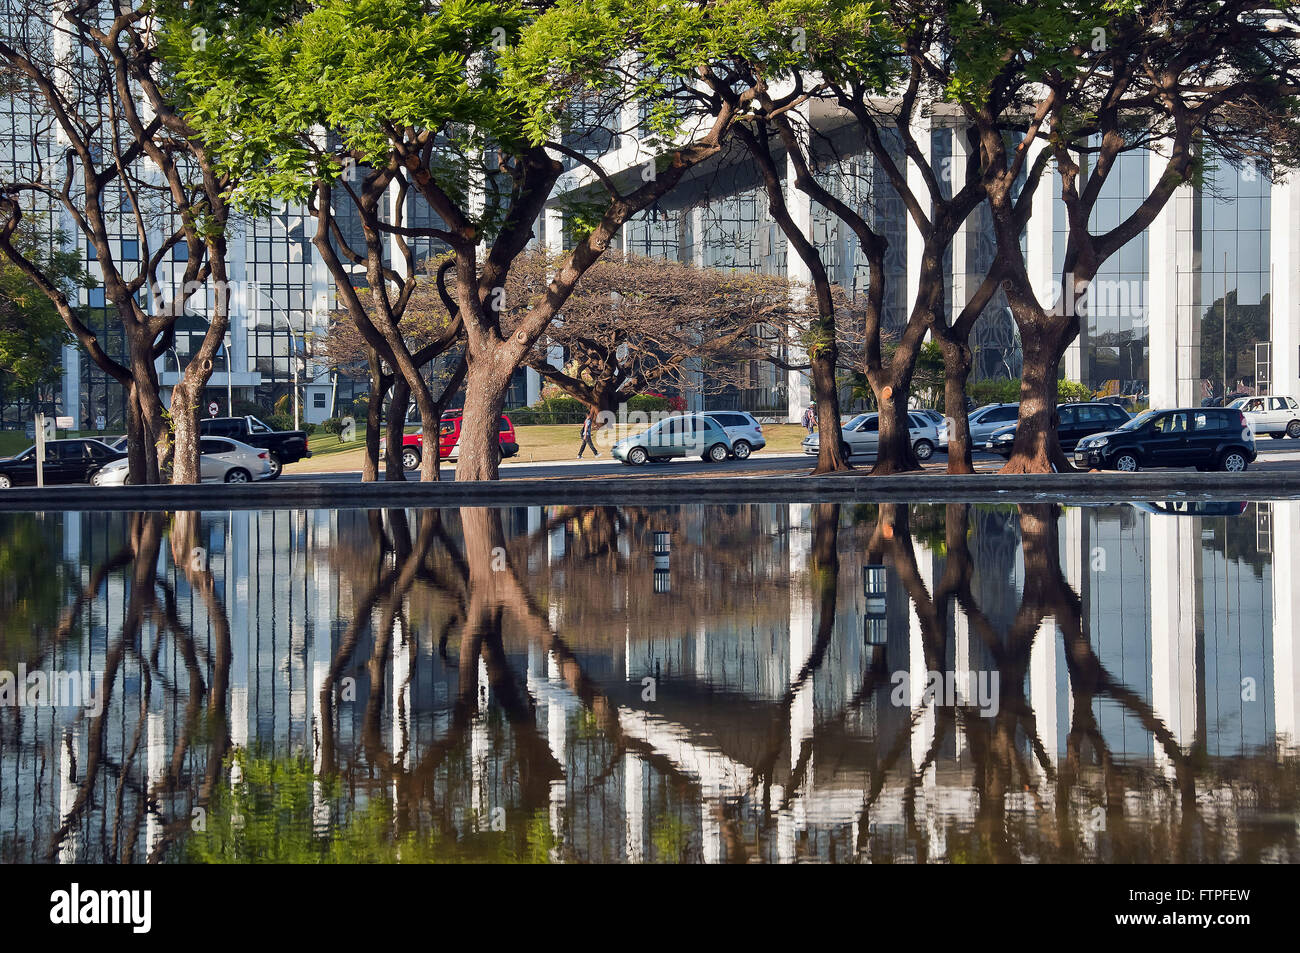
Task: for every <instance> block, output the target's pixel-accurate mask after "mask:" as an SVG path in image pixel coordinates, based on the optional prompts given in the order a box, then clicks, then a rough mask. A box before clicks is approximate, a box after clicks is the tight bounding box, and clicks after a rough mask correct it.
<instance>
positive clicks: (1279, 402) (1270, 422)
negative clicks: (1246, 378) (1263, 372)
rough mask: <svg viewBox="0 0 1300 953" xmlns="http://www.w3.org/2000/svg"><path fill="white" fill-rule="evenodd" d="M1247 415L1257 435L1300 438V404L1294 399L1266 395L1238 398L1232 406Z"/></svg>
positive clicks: (1248, 421) (1247, 420)
mask: <svg viewBox="0 0 1300 953" xmlns="http://www.w3.org/2000/svg"><path fill="white" fill-rule="evenodd" d="M1230 406H1232V407H1236V408H1237V409H1238V410H1240V411H1241V412H1242V413H1243V414H1245V415H1246V422H1247V423H1248V424H1250V429H1251V430H1253V431H1255V433H1257V434H1260V435H1263V434H1269V435H1270V436H1272V437H1300V404H1297V403H1296V399H1295V398H1294V397H1278V396H1275V395H1271V394H1270V395H1265V396H1260V397H1238V398H1237V399H1236V400H1234V401H1233V402H1232V404H1231V405H1230Z"/></svg>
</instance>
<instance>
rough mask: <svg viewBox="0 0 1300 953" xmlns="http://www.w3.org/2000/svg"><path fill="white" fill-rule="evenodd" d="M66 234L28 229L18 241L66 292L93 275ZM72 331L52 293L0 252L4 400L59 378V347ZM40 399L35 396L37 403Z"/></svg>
mask: <svg viewBox="0 0 1300 953" xmlns="http://www.w3.org/2000/svg"><path fill="white" fill-rule="evenodd" d="M65 244H66V241H65V239H64V238H63V236H61V235H58V234H54V235H50V234H48V233H44V234H42V233H37V232H34V231H31V230H28V233H27V234H26V235H22V236H15V245H16V247H18V248H19V249H21V251H22V253H23V254H24V255H25V256H26V257H28V258H29V259H32V260H34V261H36V262H38V267H39V268H40V270H41V272H42V273H43V274H46V275H48V276H50V278H51V279H52V280H53V281H55V283H56V284H57V286H58V287H59V288H60V289H62V290H63V291H64V293H66V294H72V293H73V292H74V289H75V288H76V287H79V286H81V287H84V286H85V285H86V284H87V283H88V278H87V276H86V274H85V272H84V271H83V269H82V267H81V259H80V256H78V255H77V254H75V253H73V252H68V251H64V250H63V247H64V245H65ZM71 340H72V339H71V337H70V335H69V334H68V330H67V327H66V326H65V325H64V323H63V319H62V318H61V317H60V316H59V313H58V310H57V309H56V308H55V307H54V305H53V304H52V303H51V301H50V299H49V298H48V297H46V296H45V294H43V293H42V292H41V290H40V289H39V288H38V287H37V286H36V285H34V284H33V283H32V281H31V279H30V278H28V277H27V275H25V274H24V273H23V272H22V271H21V270H19V269H18V268H17V267H16V266H15V265H14V264H13V263H12V262H11V261H9V260H8V259H5V258H0V402H2V403H5V404H7V403H9V402H10V401H11V400H12V399H14V398H17V397H19V396H20V395H27V396H29V397H34V396H35V395H37V394H39V393H40V392H41V390H43V389H44V388H47V387H49V386H50V385H52V384H54V383H55V382H56V381H57V380H58V378H59V372H60V368H61V361H60V353H59V351H60V348H61V347H62V346H63V345H64V344H67V343H70V341H71ZM35 402H36V401H33V403H35Z"/></svg>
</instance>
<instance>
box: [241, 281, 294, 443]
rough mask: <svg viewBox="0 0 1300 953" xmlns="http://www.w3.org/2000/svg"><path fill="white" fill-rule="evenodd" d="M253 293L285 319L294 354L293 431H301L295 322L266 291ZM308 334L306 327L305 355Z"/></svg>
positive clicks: (292, 367)
mask: <svg viewBox="0 0 1300 953" xmlns="http://www.w3.org/2000/svg"><path fill="white" fill-rule="evenodd" d="M253 291H254V293H256V294H257V295H259V296H260V297H262V298H263V299H265V300H266V302H267V304H269V305H270V306H271V311H272V313H274V312H276V311H279V312H280V316H281V317H282V318H284V326H285V328H287V329H288V331H289V349H290V351H291V352H293V353H291V354H290V355H289V365H290V369H291V370H292V372H293V429H294V430H301V429H302V420H301V412H300V410H299V406H298V355H297V353H296V352H297V350H298V344H297V337H296V336H295V335H294V333H293V322H292V321H290V320H289V312H288V311H286V310H285V309H284V308H283V307H281V306H280V305H278V304H276V302H275V299H274V298H272V297H271V296H270V295H269V294H267V293H266V292H265V291H263V290H261V289H260V288H257V287H254V288H253ZM304 314H305V312H304ZM306 333H307V332H306V328H305V326H304V329H303V335H304V342H303V352H304V353H306V341H305V336H306Z"/></svg>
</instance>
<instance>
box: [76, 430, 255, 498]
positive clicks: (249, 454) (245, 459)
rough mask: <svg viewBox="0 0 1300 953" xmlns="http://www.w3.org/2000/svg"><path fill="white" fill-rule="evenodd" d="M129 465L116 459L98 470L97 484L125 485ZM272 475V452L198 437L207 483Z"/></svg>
mask: <svg viewBox="0 0 1300 953" xmlns="http://www.w3.org/2000/svg"><path fill="white" fill-rule="evenodd" d="M129 470H130V467H129V466H128V464H127V461H126V460H117V461H114V462H113V463H110V464H109V465H108V466H106V467H104V468H103V469H102V470H100V471H98V472H97V473H96V474H95V475H94V476H92V477H91V479H90V482H91V483H93V484H94V485H95V486H124V485H125V484H126V481H127V475H128V473H129ZM270 478H271V452H270V451H269V450H262V449H260V448H259V447H250V446H249V445H248V444H246V443H241V442H240V441H238V440H232V439H231V438H229V437H200V438H199V479H200V480H202V481H203V482H204V483H251V482H253V481H254V480H268V479H270Z"/></svg>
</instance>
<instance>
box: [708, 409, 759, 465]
mask: <svg viewBox="0 0 1300 953" xmlns="http://www.w3.org/2000/svg"><path fill="white" fill-rule="evenodd" d="M704 415H705V416H706V417H712V418H713V419H714V420H715V421H717V423H718V424H719V425H720V426H721V427H722V429H723V430H725V431H726V432H727V436H728V437H730V438H731V455H732V456H733V457H735V458H736V459H737V460H744V459H746V458H747V457H748V456H749V455H750V454H751V453H753V452H754V451H755V450H762V449H763V448H764V447H766V446H767V440H766V439H764V437H763V425H762V424H760V423H759V422H758V421H757V420H755V419H754V417H753V415H752V414H748V413H746V412H745V411H743V410H706V411H704Z"/></svg>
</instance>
